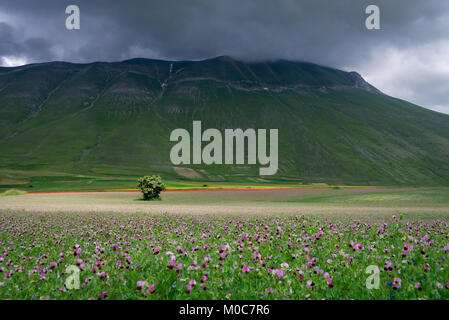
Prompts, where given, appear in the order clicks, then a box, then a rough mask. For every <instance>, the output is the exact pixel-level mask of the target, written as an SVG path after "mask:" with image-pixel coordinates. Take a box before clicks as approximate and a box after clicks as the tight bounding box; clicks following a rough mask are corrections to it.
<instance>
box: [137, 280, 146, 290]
mask: <svg viewBox="0 0 449 320" xmlns="http://www.w3.org/2000/svg"><path fill="white" fill-rule="evenodd" d="M147 285H148V282H147V281H137V288H136V289H137V291H141V290H142V289H143V288H144V287H146V286H147Z"/></svg>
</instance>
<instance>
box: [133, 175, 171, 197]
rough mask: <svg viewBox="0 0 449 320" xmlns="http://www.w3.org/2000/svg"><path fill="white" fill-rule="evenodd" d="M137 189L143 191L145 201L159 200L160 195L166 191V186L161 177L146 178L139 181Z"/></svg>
mask: <svg viewBox="0 0 449 320" xmlns="http://www.w3.org/2000/svg"><path fill="white" fill-rule="evenodd" d="M137 187H138V188H139V189H140V191H142V194H143V199H144V200H153V199H159V198H160V197H159V194H160V193H161V191H162V190H165V184H164V183H163V182H162V178H161V177H160V176H156V175H153V176H144V177H141V178H139V179H138V180H137Z"/></svg>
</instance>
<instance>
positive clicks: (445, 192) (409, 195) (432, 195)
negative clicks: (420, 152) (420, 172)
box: [286, 189, 449, 204]
mask: <svg viewBox="0 0 449 320" xmlns="http://www.w3.org/2000/svg"><path fill="white" fill-rule="evenodd" d="M286 201H290V202H311V203H393V204H394V203H411V204H415V203H417V204H423V203H426V204H436V203H449V189H424V190H413V191H410V190H408V191H400V192H382V193H368V194H350V195H341V194H334V195H321V196H311V197H308V198H298V199H288V200H286Z"/></svg>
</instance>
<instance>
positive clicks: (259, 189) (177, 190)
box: [27, 187, 377, 195]
mask: <svg viewBox="0 0 449 320" xmlns="http://www.w3.org/2000/svg"><path fill="white" fill-rule="evenodd" d="M341 189H346V188H341ZM347 189H350V190H370V189H377V188H373V187H366V188H363V187H362V188H351V187H349V188H347ZM275 190H309V191H312V190H334V189H333V188H234V189H233V188H228V189H173V190H165V191H162V192H211V191H275ZM113 192H140V191H139V190H112V191H55V192H29V193H27V194H31V195H32V194H64V193H113Z"/></svg>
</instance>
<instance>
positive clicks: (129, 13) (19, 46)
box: [0, 0, 449, 108]
mask: <svg viewBox="0 0 449 320" xmlns="http://www.w3.org/2000/svg"><path fill="white" fill-rule="evenodd" d="M69 4H77V5H79V7H80V9H81V30H79V31H68V30H66V29H65V26H64V21H65V18H66V15H65V7H66V6H67V5H69ZM369 4H377V5H378V6H379V7H380V8H381V27H382V30H378V31H368V30H366V28H365V27H364V22H365V18H366V15H365V8H366V7H367V5H369ZM2 16H3V17H4V16H6V17H8V19H7V20H8V21H7V22H5V23H4V26H3V27H1V26H2V25H1V24H0V35H1V36H2V37H1V38H2V42H0V57H1V56H2V55H15V56H25V57H26V59H27V61H28V62H39V61H48V60H68V61H73V62H90V61H98V60H101V61H117V60H123V59H127V58H134V57H136V56H138V55H140V56H143V57H148V58H160V59H174V60H180V59H202V58H208V57H213V56H218V55H231V56H233V57H235V58H239V59H244V60H251V61H256V60H266V59H279V58H282V59H291V60H302V61H310V62H315V63H319V64H324V65H328V66H333V67H336V68H343V69H345V70H356V71H359V72H361V73H362V75H363V76H365V77H366V78H367V79H368V80H371V81H372V82H373V84H374V85H375V86H377V87H379V88H380V89H381V90H383V91H385V92H387V93H390V94H392V95H399V96H400V97H401V98H404V99H409V100H413V101H414V102H417V103H422V104H424V106H427V107H432V106H437V107H438V108H442V106H443V108H444V106H448V107H449V102H448V101H446V100H447V98H446V97H448V95H449V89H448V88H447V87H444V85H443V84H442V83H444V82H446V83H449V70H448V71H447V72H441V70H433V69H432V70H431V69H429V70H427V69H426V68H425V67H426V64H423V65H422V68H421V69H420V70H416V72H420V74H417V75H416V77H417V78H419V79H421V80H419V81H417V82H413V81H410V80H409V78H410V76H411V75H412V74H413V65H412V62H413V61H417V60H419V59H425V51H426V50H427V51H429V50H430V51H431V50H432V46H433V45H434V43H437V42H439V41H443V40H449V31H448V30H449V2H447V1H440V0H414V1H407V0H338V1H335V0H252V1H250V0H161V1H155V0H150V1H148V0H147V1H144V0H134V1H121V0H73V1H70V2H65V1H60V0H41V1H32V2H31V1H24V0H2V2H1V3H0V23H1V21H2V20H1V19H2ZM3 36H5V37H3ZM3 39H6V41H3ZM423 47H425V48H427V49H426V50H423V49H422V48H423ZM392 49H394V50H397V51H399V52H402V55H403V58H404V59H407V60H408V61H409V62H408V63H407V62H406V64H408V67H407V68H405V69H404V68H403V69H402V70H401V68H395V66H394V65H391V64H387V63H386V62H385V60H387V61H390V60H391V59H386V56H385V54H386V53H388V52H390V51H391V50H392ZM416 52H418V53H416ZM433 57H434V59H444V58H445V56H444V54H441V55H440V56H438V55H433ZM390 62H391V63H397V62H394V61H392V60H391V61H390ZM379 66H383V67H384V70H381V68H380V67H379ZM427 67H429V68H437V69H438V63H433V64H427ZM410 68H412V70H409V69H410ZM392 70H393V71H392ZM404 70H406V71H407V72H405V71H404ZM420 76H421V77H420ZM425 79H427V80H425ZM407 85H408V87H406V88H405V87H404V86H407Z"/></svg>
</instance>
